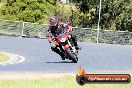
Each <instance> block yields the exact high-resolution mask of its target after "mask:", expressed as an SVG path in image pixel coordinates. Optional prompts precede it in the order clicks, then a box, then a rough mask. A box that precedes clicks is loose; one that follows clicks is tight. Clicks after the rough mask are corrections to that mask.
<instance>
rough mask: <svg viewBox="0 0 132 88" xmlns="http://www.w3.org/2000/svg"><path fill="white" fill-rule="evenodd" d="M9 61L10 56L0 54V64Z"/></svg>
mask: <svg viewBox="0 0 132 88" xmlns="http://www.w3.org/2000/svg"><path fill="white" fill-rule="evenodd" d="M9 59H10V56H9V55H8V54H6V53H1V52H0V62H5V61H7V60H9Z"/></svg>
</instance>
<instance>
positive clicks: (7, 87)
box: [0, 76, 132, 88]
mask: <svg viewBox="0 0 132 88" xmlns="http://www.w3.org/2000/svg"><path fill="white" fill-rule="evenodd" d="M0 88H132V83H129V84H85V85H84V86H80V85H78V84H77V82H76V79H75V77H72V76H65V77H59V78H53V79H52V78H40V79H0Z"/></svg>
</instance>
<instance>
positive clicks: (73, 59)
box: [66, 48, 77, 63]
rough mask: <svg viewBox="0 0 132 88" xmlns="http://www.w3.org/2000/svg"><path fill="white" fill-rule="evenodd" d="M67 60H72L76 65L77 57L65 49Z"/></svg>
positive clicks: (68, 49)
mask: <svg viewBox="0 0 132 88" xmlns="http://www.w3.org/2000/svg"><path fill="white" fill-rule="evenodd" d="M66 51H67V54H68V56H69V59H70V60H72V61H73V62H74V63H77V57H76V56H75V55H74V54H73V53H72V52H71V50H70V48H67V49H66Z"/></svg>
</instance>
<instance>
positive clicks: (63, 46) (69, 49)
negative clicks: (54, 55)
mask: <svg viewBox="0 0 132 88" xmlns="http://www.w3.org/2000/svg"><path fill="white" fill-rule="evenodd" d="M53 42H54V45H55V46H59V47H57V48H58V49H59V50H60V51H61V52H63V54H64V55H65V57H66V59H69V60H72V61H73V62H74V63H77V61H78V57H77V55H78V50H76V48H75V46H74V43H73V42H72V39H71V36H70V35H69V34H66V33H65V34H61V35H59V36H57V37H54V38H53Z"/></svg>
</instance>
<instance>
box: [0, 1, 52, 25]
mask: <svg viewBox="0 0 132 88" xmlns="http://www.w3.org/2000/svg"><path fill="white" fill-rule="evenodd" d="M51 1H54V0H51ZM51 1H50V2H49V1H48V0H37V1H36V0H7V1H6V4H5V5H4V6H3V7H2V8H1V10H0V12H1V13H0V19H6V20H22V21H28V22H40V23H42V22H46V21H47V20H48V18H49V16H50V15H52V14H53V13H54V3H53V2H51Z"/></svg>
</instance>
